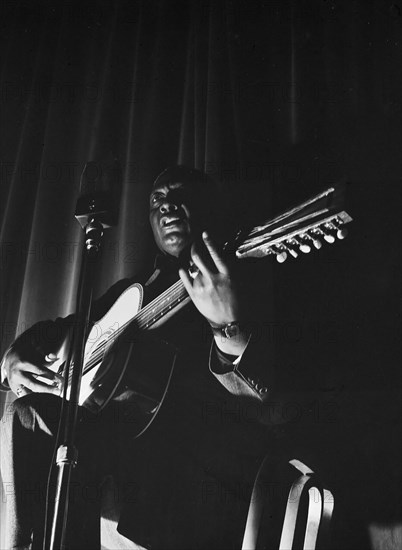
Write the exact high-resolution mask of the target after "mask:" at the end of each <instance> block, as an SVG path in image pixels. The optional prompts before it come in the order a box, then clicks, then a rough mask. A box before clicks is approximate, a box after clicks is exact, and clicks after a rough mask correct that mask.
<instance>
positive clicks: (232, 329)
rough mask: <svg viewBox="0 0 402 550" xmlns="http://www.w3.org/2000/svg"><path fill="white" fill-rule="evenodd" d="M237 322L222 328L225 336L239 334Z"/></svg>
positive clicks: (229, 336)
mask: <svg viewBox="0 0 402 550" xmlns="http://www.w3.org/2000/svg"><path fill="white" fill-rule="evenodd" d="M239 330H240V328H239V323H232V324H230V325H228V326H226V327H225V328H224V329H223V332H224V334H225V336H226V338H233V337H235V336H237V335H238V334H239Z"/></svg>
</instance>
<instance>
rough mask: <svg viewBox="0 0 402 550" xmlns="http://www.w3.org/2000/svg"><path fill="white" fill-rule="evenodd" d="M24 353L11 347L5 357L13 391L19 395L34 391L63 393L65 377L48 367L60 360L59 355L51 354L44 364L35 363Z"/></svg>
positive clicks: (8, 377)
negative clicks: (26, 358)
mask: <svg viewBox="0 0 402 550" xmlns="http://www.w3.org/2000/svg"><path fill="white" fill-rule="evenodd" d="M23 355H24V354H21V353H19V352H18V350H17V349H13V348H11V349H10V350H9V351H8V353H7V357H6V358H5V363H4V370H5V373H6V375H7V380H8V384H9V386H10V389H11V391H12V392H13V393H15V395H16V396H17V397H22V396H23V395H27V394H28V393H32V392H37V393H40V392H42V393H53V394H55V395H61V392H62V388H63V377H62V376H61V375H60V374H57V373H56V372H53V371H52V370H50V369H49V368H48V366H50V365H52V364H54V363H55V362H56V361H57V360H58V357H57V356H56V355H54V354H49V355H47V356H46V358H45V359H44V362H43V364H33V363H30V362H28V361H27V360H25V358H24V357H23ZM46 365H47V366H46ZM43 379H45V380H46V382H45V381H43Z"/></svg>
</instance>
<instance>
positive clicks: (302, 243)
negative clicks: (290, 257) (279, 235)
mask: <svg viewBox="0 0 402 550" xmlns="http://www.w3.org/2000/svg"><path fill="white" fill-rule="evenodd" d="M292 244H293V246H297V248H298V249H299V250H300V252H303V254H308V253H309V252H311V246H310V245H309V244H308V241H307V238H306V235H305V234H303V235H299V236H298V237H293V239H292Z"/></svg>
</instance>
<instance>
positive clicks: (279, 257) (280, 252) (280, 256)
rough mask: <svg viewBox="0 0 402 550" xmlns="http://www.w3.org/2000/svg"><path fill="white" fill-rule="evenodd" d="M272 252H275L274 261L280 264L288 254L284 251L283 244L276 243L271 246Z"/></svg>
mask: <svg viewBox="0 0 402 550" xmlns="http://www.w3.org/2000/svg"><path fill="white" fill-rule="evenodd" d="M271 250H273V252H274V253H275V254H276V261H277V262H278V263H280V264H283V262H284V261H286V259H287V257H288V255H287V253H286V250H287V249H286V248H285V247H284V246H283V245H278V246H275V247H273V248H271Z"/></svg>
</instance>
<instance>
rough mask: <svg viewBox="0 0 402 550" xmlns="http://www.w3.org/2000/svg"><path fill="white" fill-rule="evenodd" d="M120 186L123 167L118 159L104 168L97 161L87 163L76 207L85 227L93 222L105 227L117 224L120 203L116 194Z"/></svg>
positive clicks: (80, 220)
mask: <svg viewBox="0 0 402 550" xmlns="http://www.w3.org/2000/svg"><path fill="white" fill-rule="evenodd" d="M120 187H121V169H120V165H119V163H118V161H117V160H115V161H113V163H111V164H110V165H108V166H103V168H102V165H100V164H99V163H97V162H95V161H89V162H87V163H86V164H85V167H84V170H83V171H82V174H81V178H80V195H79V197H78V200H77V205H76V209H75V217H76V219H77V220H78V222H79V223H80V225H81V227H82V228H83V229H85V228H86V227H87V226H88V224H89V223H91V222H92V223H93V222H96V223H97V224H100V225H101V226H102V228H103V229H107V228H109V227H112V226H113V225H116V223H117V218H118V203H119V200H118V198H119V197H117V196H116V195H118V192H117V191H118V189H119V188H120Z"/></svg>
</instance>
